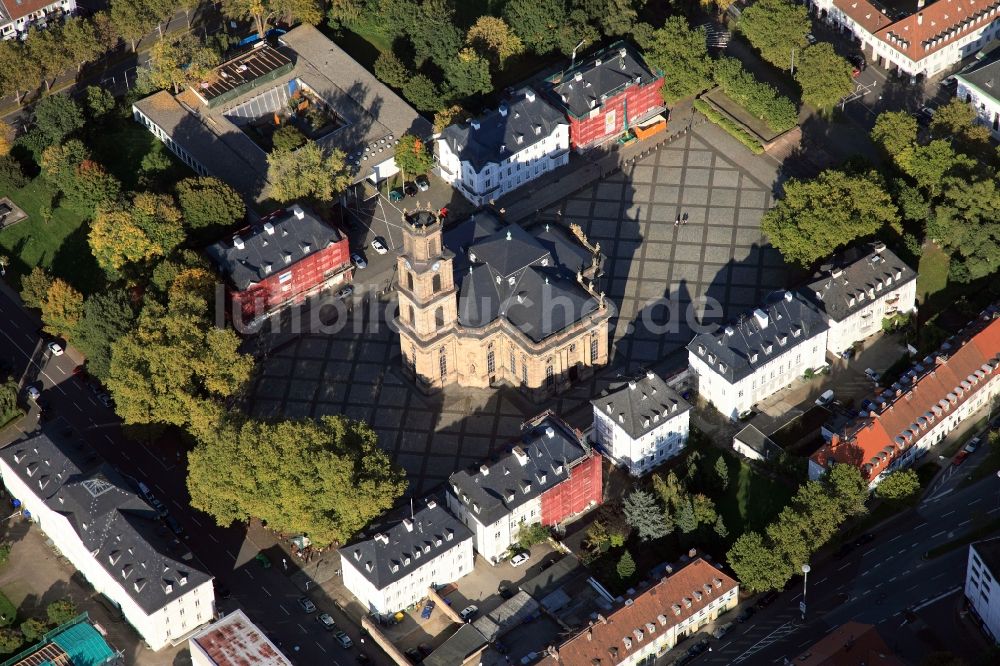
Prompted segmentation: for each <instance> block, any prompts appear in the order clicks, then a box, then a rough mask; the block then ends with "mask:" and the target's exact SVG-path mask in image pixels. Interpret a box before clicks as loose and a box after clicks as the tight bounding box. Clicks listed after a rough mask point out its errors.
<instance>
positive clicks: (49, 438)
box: [0, 428, 212, 614]
mask: <svg viewBox="0 0 1000 666" xmlns="http://www.w3.org/2000/svg"><path fill="white" fill-rule="evenodd" d="M0 457H2V458H3V460H4V462H5V463H6V464H7V466H8V467H10V468H11V469H12V470H13V471H14V473H16V474H17V476H18V477H19V478H20V479H21V480H22V481H24V482H25V483H26V484H27V485H29V486H30V487H31V488H32V490H33V491H34V492H35V494H36V496H38V497H39V498H40V499H41V500H43V501H44V502H45V504H46V506H48V507H49V508H50V509H51V510H53V511H55V512H58V513H60V514H62V515H64V516H66V518H67V520H68V521H69V523H70V524H71V525H72V526H73V529H74V530H75V531H76V533H77V535H78V536H79V538H80V541H81V542H82V543H83V545H84V546H85V547H86V549H87V550H88V551H90V552H96V555H94V557H95V558H96V560H97V561H98V562H99V563H100V564H101V566H102V567H104V569H105V570H106V571H107V572H108V574H110V576H111V577H112V578H113V579H114V580H116V581H118V583H120V584H121V586H122V588H123V589H124V590H125V591H126V592H127V593H128V595H129V596H130V597H131V598H132V599H133V600H134V601H135V602H136V603H137V604H138V605H139V607H141V608H142V609H143V611H144V612H146V613H147V614H151V613H154V612H156V611H157V610H159V609H160V608H162V607H164V606H165V605H167V604H168V603H170V602H172V601H174V600H175V599H177V598H178V597H180V596H182V595H184V594H185V593H187V592H190V591H191V590H192V589H194V588H196V587H198V586H199V585H202V584H203V583H205V582H207V581H210V580H211V579H212V577H211V576H210V575H209V574H207V573H206V572H204V571H200V570H199V569H197V568H196V567H193V566H191V564H190V563H186V562H182V561H180V560H177V559H175V558H174V557H173V556H172V555H170V554H169V551H168V542H167V541H166V539H165V537H164V536H161V534H163V532H164V527H163V526H162V525H161V524H160V522H159V520H158V516H157V513H156V510H155V509H153V507H151V506H149V504H147V503H146V501H145V500H144V499H142V498H141V497H139V496H138V495H137V494H136V493H135V492H134V491H133V490H132V489H131V488H130V487H129V484H128V483H127V482H126V481H125V479H124V478H123V477H122V476H121V474H119V473H118V472H117V471H116V470H115V469H114V468H112V467H111V466H110V465H109V464H107V463H106V462H104V461H103V460H102V459H101V458H99V457H97V456H96V455H94V454H93V453H92V452H91V449H90V447H89V445H88V444H87V443H86V442H83V441H82V440H72V439H70V438H69V437H68V436H67V435H61V434H57V433H56V432H55V429H54V428H48V429H47V430H46V431H43V432H35V433H31V434H29V435H27V436H26V437H25V438H24V439H21V440H18V441H15V442H13V443H11V444H10V445H8V446H7V447H5V448H4V449H2V450H0ZM182 581H183V582H182ZM168 590H169V591H168Z"/></svg>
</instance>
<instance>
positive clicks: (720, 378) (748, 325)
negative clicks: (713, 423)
mask: <svg viewBox="0 0 1000 666" xmlns="http://www.w3.org/2000/svg"><path fill="white" fill-rule="evenodd" d="M828 329H829V326H828V324H827V322H826V320H825V318H824V316H823V314H822V313H821V312H820V311H819V310H818V309H817V308H816V306H815V305H814V304H813V303H812V302H810V301H809V300H807V299H806V298H805V297H804V296H803V295H802V294H800V293H798V292H792V291H784V292H779V293H778V294H776V295H774V297H772V298H771V299H769V302H768V303H767V304H765V305H764V306H763V307H760V308H757V309H756V310H754V311H753V312H752V313H751V314H750V315H748V316H747V315H744V316H741V317H740V318H739V320H738V321H736V322H734V323H732V324H728V325H726V326H725V327H723V329H722V330H721V332H716V333H701V334H699V335H697V336H695V338H694V339H693V340H692V341H691V342H690V343H689V344H688V346H687V350H688V366H689V367H690V369H691V372H693V373H694V374H695V375H696V376H697V377H698V393H699V394H700V395H701V396H702V397H703V398H704V399H705V400H706V401H708V402H709V403H711V404H712V405H714V406H715V408H716V409H717V410H718V411H719V412H721V413H722V414H723V415H724V416H726V417H728V418H730V419H736V418H738V417H740V415H743V414H746V413H748V412H749V411H750V410H751V408H752V407H753V406H754V405H755V404H756V403H757V402H759V401H760V400H763V399H765V398H767V397H768V396H771V395H773V394H774V393H777V392H778V391H780V390H782V389H784V388H785V387H787V386H789V385H791V383H792V382H793V381H795V380H796V379H798V378H800V377H802V376H803V375H804V374H805V373H806V372H807V371H814V370H818V369H820V368H822V367H824V366H825V365H826V347H827V331H828Z"/></svg>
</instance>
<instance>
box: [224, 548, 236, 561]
mask: <svg viewBox="0 0 1000 666" xmlns="http://www.w3.org/2000/svg"><path fill="white" fill-rule="evenodd" d="M226 552H227V553H229V557H231V558H233V559H234V560H235V559H236V553H234V552H233V551H231V550H229V549H228V548H226Z"/></svg>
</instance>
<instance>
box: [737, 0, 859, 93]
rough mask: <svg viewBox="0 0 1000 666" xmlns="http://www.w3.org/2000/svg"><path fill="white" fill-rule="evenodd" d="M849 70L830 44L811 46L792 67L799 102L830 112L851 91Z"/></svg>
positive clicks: (850, 69) (851, 80)
mask: <svg viewBox="0 0 1000 666" xmlns="http://www.w3.org/2000/svg"><path fill="white" fill-rule="evenodd" d="M755 6H756V5H755ZM793 6H795V7H798V5H793ZM852 70H853V66H852V65H851V63H849V62H847V60H845V59H844V58H842V57H841V56H839V55H837V52H836V51H834V50H833V44H831V43H829V42H820V43H818V44H813V45H812V46H810V47H809V48H807V49H806V50H805V51H803V52H802V57H801V58H800V59H799V62H798V63H797V65H796V68H795V80H796V81H797V82H798V84H799V87H800V88H802V101H803V102H805V103H806V104H810V105H812V106H814V107H816V108H817V109H820V110H828V109H832V108H833V106H834V105H835V104H837V102H839V101H840V100H841V99H843V98H844V97H846V96H847V95H850V94H851V92H852V91H853V90H854V79H853V78H852V77H851V72H852Z"/></svg>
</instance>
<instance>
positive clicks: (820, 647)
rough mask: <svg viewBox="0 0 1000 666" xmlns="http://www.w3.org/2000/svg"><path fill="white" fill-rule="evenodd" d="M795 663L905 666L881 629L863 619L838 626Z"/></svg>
mask: <svg viewBox="0 0 1000 666" xmlns="http://www.w3.org/2000/svg"><path fill="white" fill-rule="evenodd" d="M793 662H794V663H795V665H796V666H858V664H867V666H903V662H902V661H901V660H900V659H899V658H898V657H896V655H894V654H893V653H892V650H890V649H889V646H888V645H887V644H886V642H885V640H884V639H883V638H882V636H881V635H880V634H879V633H878V630H876V629H875V627H874V626H872V625H870V624H861V623H860V622H848V623H847V624H844V625H841V626H840V627H837V628H836V629H834V630H833V631H831V632H830V633H829V634H827V635H826V636H824V637H823V638H821V639H820V640H819V642H817V643H815V644H814V645H812V646H810V647H809V648H807V649H806V651H805V652H803V653H802V654H801V655H799V656H798V657H797V658H795V659H794V660H793Z"/></svg>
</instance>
